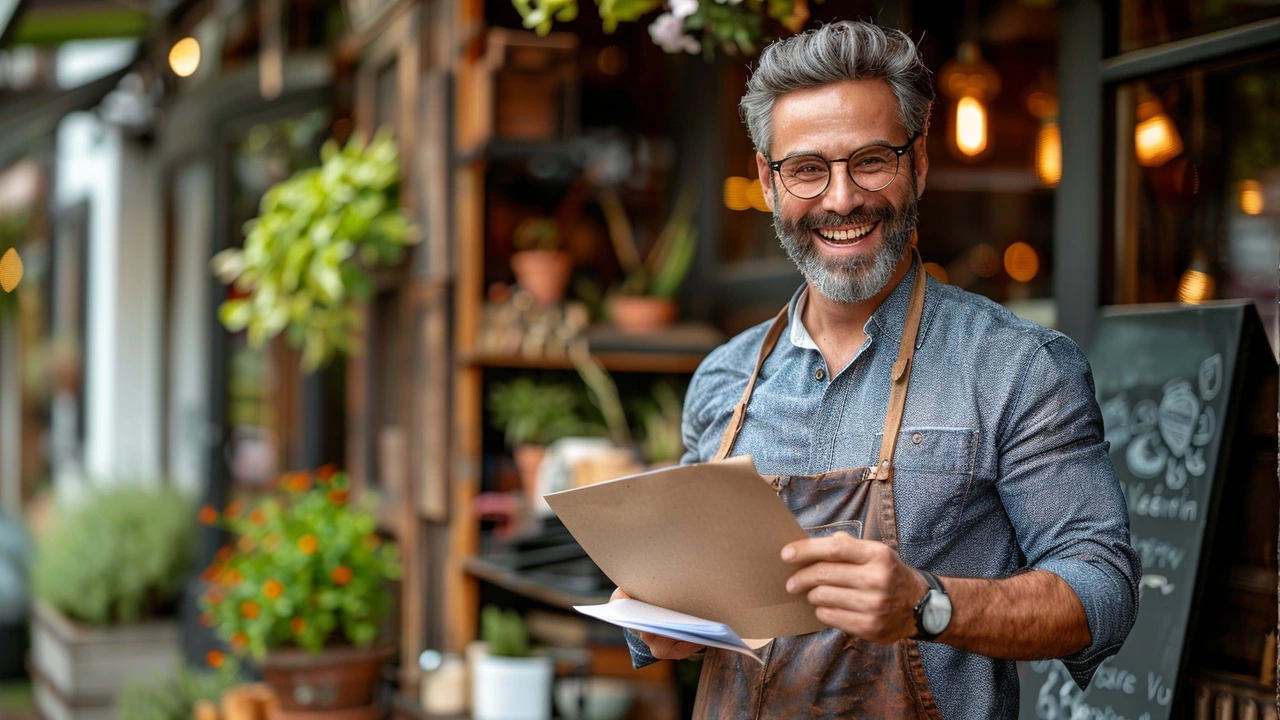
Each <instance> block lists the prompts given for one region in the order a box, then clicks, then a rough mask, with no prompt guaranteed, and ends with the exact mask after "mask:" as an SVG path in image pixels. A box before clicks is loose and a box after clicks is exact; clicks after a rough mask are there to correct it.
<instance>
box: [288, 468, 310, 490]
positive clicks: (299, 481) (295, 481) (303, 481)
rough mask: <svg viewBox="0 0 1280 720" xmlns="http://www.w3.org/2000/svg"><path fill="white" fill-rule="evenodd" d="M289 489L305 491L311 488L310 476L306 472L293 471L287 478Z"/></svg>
mask: <svg viewBox="0 0 1280 720" xmlns="http://www.w3.org/2000/svg"><path fill="white" fill-rule="evenodd" d="M289 489H290V490H293V491H294V492H306V491H308V490H310V489H311V476H310V475H308V474H306V473H301V472H300V473H294V474H293V477H292V478H290V480H289Z"/></svg>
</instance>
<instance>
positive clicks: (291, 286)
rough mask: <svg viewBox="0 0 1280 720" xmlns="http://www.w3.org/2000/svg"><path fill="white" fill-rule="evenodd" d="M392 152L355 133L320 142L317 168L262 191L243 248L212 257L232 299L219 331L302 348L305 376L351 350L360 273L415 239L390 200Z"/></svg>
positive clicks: (362, 291)
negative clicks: (223, 329) (340, 139)
mask: <svg viewBox="0 0 1280 720" xmlns="http://www.w3.org/2000/svg"><path fill="white" fill-rule="evenodd" d="M397 154H398V150H397V149H396V145H395V141H394V139H393V138H392V137H391V135H390V133H388V132H381V133H379V134H378V135H377V137H375V138H374V140H373V142H372V143H370V144H369V145H368V146H365V143H364V139H363V138H362V137H360V135H359V134H358V133H357V134H354V135H352V137H351V140H350V141H348V142H347V144H346V146H345V147H343V148H339V147H338V144H337V143H336V142H334V141H333V140H330V141H328V142H326V143H325V144H324V148H323V149H322V151H321V158H322V161H323V162H322V164H321V165H320V167H316V168H310V169H307V170H302V171H299V172H298V173H296V174H294V175H293V176H292V177H290V178H289V179H287V180H284V181H282V182H280V183H277V184H275V185H273V186H272V187H271V188H270V189H268V190H267V192H266V193H265V194H264V195H263V197H262V205H261V212H260V213H259V215H258V217H257V218H255V219H253V220H250V221H249V222H248V224H246V226H245V241H244V248H229V249H227V250H224V251H222V252H220V253H218V254H217V255H215V256H214V258H213V260H212V266H213V269H214V272H215V273H216V274H217V275H218V277H219V278H220V279H221V280H222V282H223V283H226V284H234V289H235V293H234V295H235V297H233V298H232V299H229V300H227V301H226V302H224V303H222V305H221V306H220V307H219V308H218V318H219V319H220V320H221V321H222V324H223V325H224V326H226V328H227V329H228V330H230V331H231V332H239V331H241V330H248V339H249V343H250V345H252V346H253V347H255V348H258V347H261V346H262V345H263V344H264V343H265V342H266V341H268V340H270V339H272V338H274V337H276V336H277V335H279V334H280V333H282V332H283V333H285V337H286V338H287V339H288V340H289V342H290V343H291V344H292V345H294V346H295V347H301V348H302V365H303V368H304V369H305V370H306V371H307V372H311V371H314V370H316V369H319V368H320V367H322V366H324V365H325V364H327V363H328V362H329V361H330V360H331V359H332V358H333V356H334V355H336V354H338V353H346V354H352V353H355V352H356V351H357V344H358V341H359V337H360V327H359V326H358V321H359V318H360V314H359V313H358V312H357V309H356V305H357V304H359V303H361V302H364V301H366V300H368V299H369V297H370V295H371V294H372V292H373V280H372V278H371V276H370V269H371V268H373V267H376V266H379V265H387V264H394V263H397V262H399V261H400V259H401V257H402V256H403V254H404V249H405V247H407V246H408V245H410V244H412V243H414V242H416V237H415V234H414V229H413V228H412V227H411V226H410V224H409V221H408V218H407V217H406V215H405V214H404V212H403V211H402V210H401V208H400V207H399V203H398V198H399V189H398V186H399V179H400V164H399V159H398V156H397Z"/></svg>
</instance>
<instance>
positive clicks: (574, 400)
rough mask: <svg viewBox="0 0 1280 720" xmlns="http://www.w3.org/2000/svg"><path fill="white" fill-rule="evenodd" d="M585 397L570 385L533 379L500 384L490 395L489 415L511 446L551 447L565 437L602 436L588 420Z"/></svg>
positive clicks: (519, 379)
mask: <svg viewBox="0 0 1280 720" xmlns="http://www.w3.org/2000/svg"><path fill="white" fill-rule="evenodd" d="M585 404H586V403H585V398H584V396H583V393H582V392H581V391H580V390H579V389H577V388H575V387H573V386H571V385H568V384H565V383H555V382H539V381H537V380H534V379H533V378H529V377H518V378H513V379H512V380H509V381H507V382H503V383H497V384H495V385H494V386H493V388H492V389H491V390H490V391H489V397H488V405H489V413H490V416H491V419H492V421H493V425H494V427H495V428H497V429H499V430H502V431H503V433H504V434H505V436H506V440H507V444H508V445H509V446H511V447H516V446H517V445H548V444H550V443H552V442H554V441H556V440H559V439H560V438H563V437H572V436H581V435H599V434H600V428H599V425H598V424H597V423H594V422H592V421H591V420H589V419H588V418H587V414H586V408H585Z"/></svg>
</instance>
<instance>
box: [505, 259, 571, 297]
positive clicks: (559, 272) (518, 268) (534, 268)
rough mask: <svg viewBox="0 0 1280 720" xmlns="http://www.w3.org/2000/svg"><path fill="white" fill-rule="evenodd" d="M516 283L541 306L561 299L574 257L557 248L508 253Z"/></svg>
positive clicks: (566, 288) (566, 287)
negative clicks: (510, 254)
mask: <svg viewBox="0 0 1280 720" xmlns="http://www.w3.org/2000/svg"><path fill="white" fill-rule="evenodd" d="M511 271H512V272H514V273H515V275H516V283H517V284H519V285H520V287H522V288H524V289H525V290H528V291H529V294H530V295H532V296H533V299H534V300H535V301H537V302H538V303H539V304H540V305H554V304H556V303H558V302H562V301H564V296H565V292H566V291H567V290H568V289H569V277H570V276H571V275H572V274H573V256H572V255H570V254H569V253H567V252H561V251H559V250H524V251H522V252H518V253H516V254H514V255H512V256H511Z"/></svg>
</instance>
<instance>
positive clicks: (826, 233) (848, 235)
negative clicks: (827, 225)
mask: <svg viewBox="0 0 1280 720" xmlns="http://www.w3.org/2000/svg"><path fill="white" fill-rule="evenodd" d="M875 226H876V224H875V223H871V224H869V225H863V226H862V227H860V228H856V229H854V230H819V231H818V234H819V235H821V236H822V237H824V238H826V239H828V240H857V239H858V238H860V237H862V236H863V235H866V234H867V233H869V232H871V230H872V228H874V227H875Z"/></svg>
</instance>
